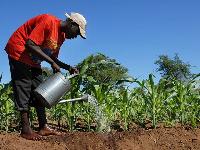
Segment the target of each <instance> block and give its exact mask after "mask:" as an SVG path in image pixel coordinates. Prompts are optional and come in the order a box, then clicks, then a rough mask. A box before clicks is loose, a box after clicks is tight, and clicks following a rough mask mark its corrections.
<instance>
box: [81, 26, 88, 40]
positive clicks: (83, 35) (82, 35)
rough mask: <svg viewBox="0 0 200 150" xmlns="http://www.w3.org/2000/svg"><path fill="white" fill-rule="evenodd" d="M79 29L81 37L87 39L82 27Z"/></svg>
mask: <svg viewBox="0 0 200 150" xmlns="http://www.w3.org/2000/svg"><path fill="white" fill-rule="evenodd" d="M79 29H80V33H81V37H82V38H84V39H86V35H85V30H83V29H82V28H81V27H80V26H79Z"/></svg>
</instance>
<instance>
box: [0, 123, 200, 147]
mask: <svg viewBox="0 0 200 150" xmlns="http://www.w3.org/2000/svg"><path fill="white" fill-rule="evenodd" d="M0 149H2V150H4V149H5V150H34V149H35V150H46V149H48V150H66V149H67V150H169V149H172V150H200V129H199V128H198V129H191V128H186V127H172V128H166V127H165V128H164V127H162V128H158V129H144V128H137V129H133V130H132V131H122V132H119V131H116V132H112V133H109V134H106V133H100V132H66V133H65V135H62V136H48V137H47V140H44V141H32V140H26V139H24V138H22V137H20V136H19V133H15V132H10V133H8V134H5V133H2V132H1V134H0Z"/></svg>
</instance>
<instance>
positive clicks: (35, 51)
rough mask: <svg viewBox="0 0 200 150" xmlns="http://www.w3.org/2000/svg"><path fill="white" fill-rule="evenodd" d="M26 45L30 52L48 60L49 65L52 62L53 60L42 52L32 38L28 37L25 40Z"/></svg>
mask: <svg viewBox="0 0 200 150" xmlns="http://www.w3.org/2000/svg"><path fill="white" fill-rule="evenodd" d="M26 47H27V48H28V49H29V50H30V52H31V53H32V54H34V55H36V56H38V57H39V58H41V59H42V60H44V61H46V62H48V63H49V64H51V65H52V64H53V63H54V60H52V59H51V58H50V57H49V56H48V55H46V54H45V53H43V52H42V50H41V49H40V47H39V46H38V45H36V44H35V43H34V42H33V41H32V40H30V39H28V40H27V42H26Z"/></svg>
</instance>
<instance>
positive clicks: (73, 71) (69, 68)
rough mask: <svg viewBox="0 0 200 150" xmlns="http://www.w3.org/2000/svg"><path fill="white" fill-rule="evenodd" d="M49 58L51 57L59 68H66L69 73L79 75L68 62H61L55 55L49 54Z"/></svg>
mask: <svg viewBox="0 0 200 150" xmlns="http://www.w3.org/2000/svg"><path fill="white" fill-rule="evenodd" d="M51 59H52V60H53V61H54V62H55V63H56V64H58V65H59V66H60V67H61V68H63V69H65V70H68V71H69V72H70V74H74V73H76V74H77V75H79V71H78V70H77V69H76V68H74V67H72V66H70V65H68V64H65V63H63V62H62V61H60V60H58V59H57V58H56V57H54V56H51Z"/></svg>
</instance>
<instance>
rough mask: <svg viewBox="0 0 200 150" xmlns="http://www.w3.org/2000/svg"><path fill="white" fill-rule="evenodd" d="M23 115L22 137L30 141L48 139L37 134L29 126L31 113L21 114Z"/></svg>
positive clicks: (22, 112)
mask: <svg viewBox="0 0 200 150" xmlns="http://www.w3.org/2000/svg"><path fill="white" fill-rule="evenodd" d="M20 115H21V122H22V131H21V137H24V138H26V139H30V140H36V141H41V140H44V139H46V138H45V137H43V136H41V135H39V134H37V133H35V132H34V131H33V130H32V129H31V127H30V124H29V117H28V116H29V113H28V112H25V111H21V112H20Z"/></svg>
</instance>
